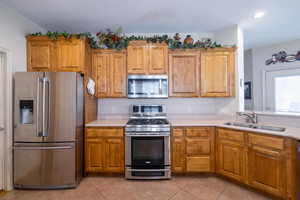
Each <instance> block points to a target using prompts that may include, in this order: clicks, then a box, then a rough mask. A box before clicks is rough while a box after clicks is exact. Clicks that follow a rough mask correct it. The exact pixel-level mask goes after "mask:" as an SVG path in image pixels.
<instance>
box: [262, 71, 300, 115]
mask: <svg viewBox="0 0 300 200" xmlns="http://www.w3.org/2000/svg"><path fill="white" fill-rule="evenodd" d="M265 94H266V96H265V110H267V111H274V112H292V113H300V69H285V70H275V71H267V72H266V93H265Z"/></svg>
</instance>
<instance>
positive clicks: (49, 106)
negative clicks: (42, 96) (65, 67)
mask: <svg viewBox="0 0 300 200" xmlns="http://www.w3.org/2000/svg"><path fill="white" fill-rule="evenodd" d="M47 83H48V93H47V95H48V119H47V136H48V133H49V128H50V112H51V97H50V92H51V82H50V80H49V79H48V80H47Z"/></svg>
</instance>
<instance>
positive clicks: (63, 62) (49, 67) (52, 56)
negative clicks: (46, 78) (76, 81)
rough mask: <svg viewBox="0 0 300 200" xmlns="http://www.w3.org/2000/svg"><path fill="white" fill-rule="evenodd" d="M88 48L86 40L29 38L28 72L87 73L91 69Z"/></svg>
mask: <svg viewBox="0 0 300 200" xmlns="http://www.w3.org/2000/svg"><path fill="white" fill-rule="evenodd" d="M88 48H90V47H89V44H88V41H87V39H86V38H82V39H78V38H76V37H75V36H72V37H71V38H69V39H65V38H64V37H59V38H58V39H57V40H52V39H50V38H49V37H48V36H27V71H29V72H35V71H45V72H81V73H85V72H86V71H87V70H89V69H88V68H91V66H88V65H87V60H88V59H90V56H89V52H88Z"/></svg>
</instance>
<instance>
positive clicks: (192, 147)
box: [186, 137, 210, 156]
mask: <svg viewBox="0 0 300 200" xmlns="http://www.w3.org/2000/svg"><path fill="white" fill-rule="evenodd" d="M186 154H187V156H200V155H209V154H210V140H209V139H202V138H197V137H196V138H186Z"/></svg>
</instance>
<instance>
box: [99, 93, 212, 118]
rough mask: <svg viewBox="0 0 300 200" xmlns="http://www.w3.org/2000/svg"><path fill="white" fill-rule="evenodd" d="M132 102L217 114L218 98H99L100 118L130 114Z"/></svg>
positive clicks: (174, 111)
mask: <svg viewBox="0 0 300 200" xmlns="http://www.w3.org/2000/svg"><path fill="white" fill-rule="evenodd" d="M132 104H163V105H166V110H167V113H168V114H215V113H216V112H217V106H216V99H212V98H168V99H126V98H123V99H99V100H98V118H102V117H101V116H105V115H115V114H120V115H128V113H129V108H130V105H132Z"/></svg>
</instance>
